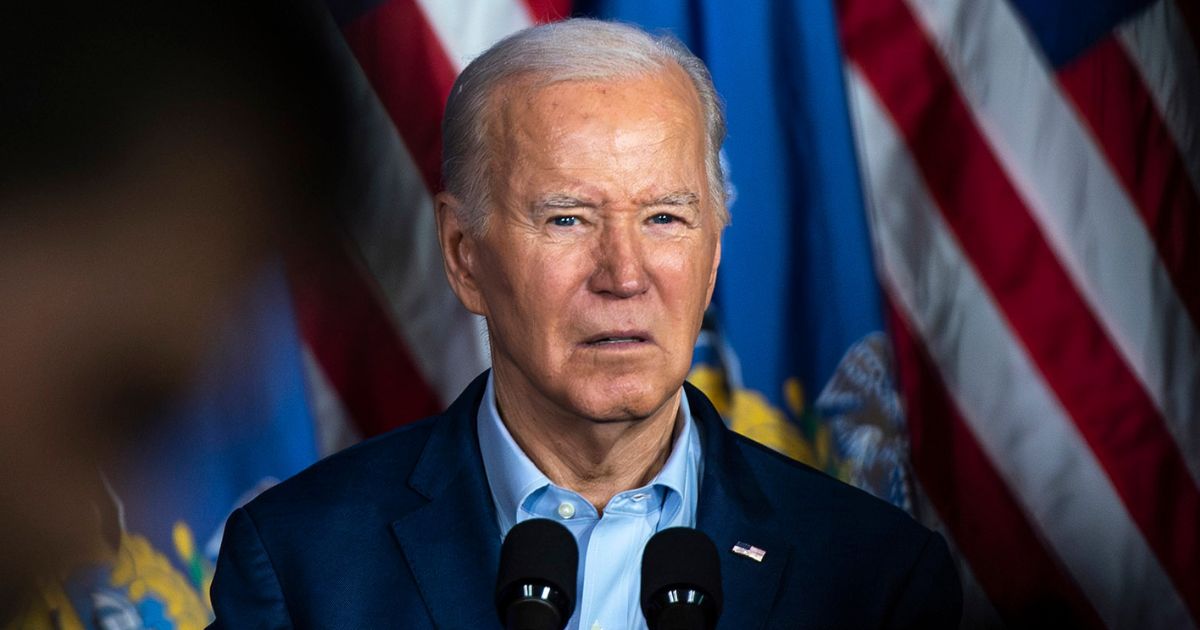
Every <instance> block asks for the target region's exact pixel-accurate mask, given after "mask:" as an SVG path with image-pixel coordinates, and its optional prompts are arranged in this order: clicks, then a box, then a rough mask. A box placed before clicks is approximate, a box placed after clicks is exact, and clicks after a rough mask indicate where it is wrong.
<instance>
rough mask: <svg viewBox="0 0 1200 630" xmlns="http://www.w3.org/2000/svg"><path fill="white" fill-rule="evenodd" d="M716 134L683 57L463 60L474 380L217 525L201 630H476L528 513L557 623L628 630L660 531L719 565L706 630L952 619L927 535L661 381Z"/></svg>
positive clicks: (692, 310)
mask: <svg viewBox="0 0 1200 630" xmlns="http://www.w3.org/2000/svg"><path fill="white" fill-rule="evenodd" d="M723 135H724V123H723V120H722V117H721V113H720V109H719V106H718V104H717V101H716V96H715V94H714V92H713V88H712V84H711V81H710V79H709V77H708V73H707V71H706V70H705V69H704V66H703V65H702V64H701V63H700V61H699V60H697V59H696V58H695V57H693V56H692V55H690V54H689V53H687V52H686V51H685V50H682V48H681V47H680V46H678V45H677V44H674V43H671V42H669V41H664V40H656V39H653V38H651V37H649V36H648V35H646V34H644V33H642V32H640V31H638V30H636V29H633V28H630V27H627V26H621V25H615V24H606V23H602V22H595V21H589V20H571V21H568V22H564V23H558V24H554V25H548V26H540V27H536V28H534V29H530V30H527V31H523V32H521V33H518V34H516V35H514V36H512V37H510V38H509V39H507V40H504V41H502V42H500V43H499V44H497V45H495V46H494V47H493V48H491V49H490V50H489V51H487V52H485V53H484V54H483V55H482V56H481V57H479V58H478V59H476V60H475V61H474V62H472V63H471V64H470V65H469V66H468V67H467V68H466V69H465V70H464V71H463V74H462V75H461V76H460V77H459V79H458V81H457V82H456V84H455V86H454V88H453V90H452V93H451V96H450V101H449V102H448V104H447V108H446V117H445V124H444V129H443V136H444V144H445V169H444V170H445V176H446V184H447V190H446V192H444V193H442V194H440V195H438V197H437V212H438V225H439V239H440V243H441V247H442V253H443V256H444V261H445V269H446V275H447V277H448V278H449V281H450V284H451V286H452V287H453V289H454V291H455V292H456V294H457V295H458V297H459V299H461V300H462V302H463V304H464V305H466V307H467V308H468V309H469V310H471V311H473V312H475V313H478V314H480V315H483V316H484V317H485V318H486V319H487V323H488V332H489V341H490V347H491V353H492V364H493V369H492V370H491V372H489V373H486V374H485V375H483V376H481V377H480V378H479V379H477V380H476V381H475V382H474V383H473V384H471V385H470V386H469V387H468V388H467V390H466V391H465V392H464V393H463V394H462V396H460V397H459V399H458V400H457V401H456V402H455V403H454V404H453V405H451V407H450V409H449V410H447V412H446V413H445V414H443V415H441V416H438V417H435V418H431V419H428V420H426V421H422V422H420V423H417V424H415V425H413V426H410V427H406V428H404V429H401V430H399V431H397V432H393V433H391V434H388V435H385V436H383V437H381V438H378V439H375V440H371V441H369V442H367V443H364V444H362V445H359V446H357V447H354V448H351V449H349V450H347V451H345V452H343V453H341V454H338V455H335V456H333V457H331V458H330V459H328V460H326V461H324V462H322V463H319V464H317V465H315V466H314V467H312V468H311V469H309V470H308V471H306V472H304V473H301V474H300V475H298V476H297V477H296V478H294V479H292V480H290V481H288V482H285V483H283V484H281V485H280V486H278V487H277V488H275V489H273V490H271V491H268V492H267V493H265V494H264V495H263V496H262V497H260V498H259V499H257V500H256V501H254V502H252V503H251V504H249V505H248V506H246V508H244V509H242V510H239V511H238V512H236V513H235V514H234V515H233V516H232V517H231V518H230V521H229V524H228V525H227V529H226V535H225V542H224V545H223V548H222V551H221V557H220V559H219V561H218V566H217V575H216V580H215V581H214V584H213V591H212V593H213V604H214V607H215V609H216V612H217V618H218V621H217V624H216V625H217V626H222V625H228V626H230V627H237V626H242V625H253V626H256V627H258V626H270V627H288V626H293V625H296V626H315V627H404V628H429V627H440V628H482V627H495V626H496V625H497V623H498V621H497V616H496V613H495V611H494V609H493V605H492V597H491V593H492V587H493V581H494V579H495V572H496V568H497V564H498V552H499V547H500V543H501V541H502V539H503V537H504V535H505V534H506V533H507V531H508V530H509V529H510V528H511V527H512V526H513V525H514V524H515V523H516V522H519V521H521V520H524V519H527V518H534V517H543V518H552V519H555V520H558V521H560V522H562V523H563V524H565V525H566V526H567V527H568V528H569V529H571V531H572V532H573V533H574V534H575V536H576V539H577V541H578V542H579V546H580V570H579V579H580V591H579V597H578V604H577V606H576V612H575V614H574V616H573V617H572V619H571V622H570V625H569V626H568V627H571V628H604V629H607V630H613V629H617V628H635V627H645V621H644V620H643V619H642V616H641V613H640V610H639V608H638V603H637V600H638V598H637V592H638V570H639V564H640V557H641V551H642V548H643V546H644V545H645V542H646V540H648V539H649V537H650V536H651V535H653V533H654V532H656V531H659V530H661V529H664V528H666V527H672V526H687V527H696V528H698V529H700V530H701V531H703V532H705V533H706V534H708V535H709V536H710V537H711V538H712V540H713V541H714V542H715V543H716V545H717V547H718V548H719V550H720V551H721V569H722V581H723V588H724V591H725V602H726V604H725V611H724V613H723V615H722V617H721V622H720V623H721V627H723V628H739V629H740V628H760V627H821V628H827V627H878V626H886V627H922V628H925V627H950V626H954V625H956V624H957V617H958V612H959V607H960V603H961V595H960V592H959V588H958V581H957V577H956V575H955V572H954V569H953V567H952V565H951V562H950V559H949V555H948V553H947V550H946V546H945V543H944V542H943V541H942V540H941V538H940V537H938V536H937V535H936V534H933V533H931V532H929V531H928V530H926V529H924V528H922V527H920V526H919V525H917V524H916V523H915V522H913V521H912V520H911V519H910V518H909V517H908V516H906V515H905V514H903V513H902V512H900V511H899V510H896V509H895V508H893V507H891V506H888V505H886V504H884V503H883V502H881V501H878V500H876V499H874V498H872V497H869V496H868V495H866V494H865V493H862V492H859V491H857V490H854V489H852V488H850V487H848V486H845V485H843V484H841V483H838V482H836V481H834V480H832V479H830V478H828V477H825V476H823V475H821V474H820V473H817V472H815V471H813V470H812V469H809V468H807V467H805V466H802V465H800V464H796V463H794V462H791V461H789V460H787V459H785V458H783V457H781V456H779V455H776V454H774V453H772V452H770V451H768V450H767V449H765V448H762V447H760V446H758V445H756V444H754V443H752V442H750V441H748V440H745V439H743V438H739V437H736V436H734V435H733V434H731V433H730V432H729V431H727V430H726V429H725V427H724V425H723V424H722V422H721V420H720V418H719V416H718V415H717V413H716V412H715V410H714V409H713V408H712V406H711V405H710V404H709V402H708V401H707V399H705V398H704V396H703V395H702V394H700V393H699V392H698V391H697V390H695V389H694V388H691V387H690V386H688V385H685V384H684V382H683V381H684V377H685V375H686V374H687V371H688V368H689V366H690V364H691V356H692V347H693V344H694V342H695V340H696V336H697V334H698V332H699V329H700V323H701V317H702V315H703V312H704V309H705V308H706V306H707V305H708V303H709V300H710V298H711V296H712V291H713V286H714V283H715V281H716V273H717V267H718V264H719V262H720V257H721V245H720V235H721V230H722V228H723V227H724V225H725V223H726V220H727V218H726V209H725V196H724V190H723V187H722V178H721V173H720V169H719V166H718V161H717V152H718V150H719V147H720V144H721V141H722V138H723ZM739 542H744V543H746V544H747V545H752V546H754V547H757V548H758V549H760V550H764V551H765V555H763V556H762V557H761V558H753V557H747V556H746V555H744V554H741V555H739V554H736V553H734V552H733V551H732V549H733V547H734V545H735V544H737V543H739Z"/></svg>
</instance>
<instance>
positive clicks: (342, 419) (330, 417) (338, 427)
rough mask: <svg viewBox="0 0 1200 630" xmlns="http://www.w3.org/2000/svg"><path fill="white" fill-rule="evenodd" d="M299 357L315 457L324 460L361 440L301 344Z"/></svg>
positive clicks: (327, 383)
mask: <svg viewBox="0 0 1200 630" xmlns="http://www.w3.org/2000/svg"><path fill="white" fill-rule="evenodd" d="M301 354H302V355H303V358H304V381H305V384H306V386H307V387H306V389H307V390H308V392H307V393H308V408H309V409H312V413H313V422H314V423H316V426H315V427H313V428H314V429H315V433H316V436H317V457H325V456H326V455H330V454H332V453H336V452H338V451H340V450H342V449H344V448H346V447H347V446H350V445H351V444H354V443H356V442H358V441H359V440H361V439H362V436H361V435H359V433H358V431H357V430H356V429H355V426H354V423H353V422H351V421H350V414H348V413H346V408H345V407H343V406H342V399H341V397H340V396H339V395H338V393H337V391H336V390H335V389H334V388H333V385H331V384H330V383H329V379H327V378H325V372H324V370H322V369H321V365H320V362H319V361H317V359H316V357H314V356H313V353H312V349H310V348H309V347H308V344H307V343H304V344H302V346H301Z"/></svg>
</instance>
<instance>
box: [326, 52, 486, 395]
mask: <svg viewBox="0 0 1200 630" xmlns="http://www.w3.org/2000/svg"><path fill="white" fill-rule="evenodd" d="M333 47H334V49H335V51H336V54H339V55H344V64H343V67H345V68H346V74H347V77H348V80H349V82H350V83H351V89H352V90H353V92H352V93H353V94H354V96H355V99H356V100H355V104H356V107H355V113H356V116H355V117H354V118H353V119H352V120H351V121H350V123H349V125H350V128H349V129H348V131H347V132H348V133H350V134H352V137H354V138H356V139H357V140H358V142H360V143H361V146H362V150H361V151H358V152H357V153H356V155H361V156H367V157H368V158H369V160H370V161H369V162H363V163H360V164H355V165H354V168H351V169H348V171H349V172H351V173H352V177H354V178H355V181H353V182H350V185H349V186H348V187H347V188H348V189H349V190H351V191H353V192H354V193H355V194H358V195H361V198H359V199H356V200H354V203H353V204H352V205H351V206H349V207H353V208H355V212H354V213H353V215H352V216H350V217H347V229H348V230H349V232H350V235H351V236H352V237H353V238H354V240H355V242H356V243H357V245H358V246H359V249H360V251H361V253H362V256H363V260H364V261H365V262H366V265H367V267H368V269H369V270H370V272H371V274H372V275H373V276H374V277H375V279H376V280H377V281H378V283H379V287H380V289H381V290H382V292H383V294H384V298H385V300H386V302H387V303H388V304H389V305H390V307H391V309H390V310H391V315H392V320H393V324H394V325H395V328H396V329H397V331H398V332H399V333H400V338H401V339H402V340H403V341H404V345H405V347H406V348H407V349H408V351H409V352H410V353H411V355H412V357H413V360H414V362H415V363H416V364H417V367H418V369H420V371H421V373H422V374H423V375H424V376H425V379H426V381H427V382H428V383H429V385H430V386H431V387H432V388H433V390H434V391H435V392H436V393H437V394H438V397H439V398H440V399H441V401H442V402H443V403H444V404H448V403H449V402H450V401H452V400H454V399H455V398H456V397H457V396H458V394H459V392H461V391H462V389H463V388H464V387H466V385H467V384H468V383H470V382H471V379H472V378H474V377H475V376H476V375H478V374H479V373H480V372H481V371H483V370H484V369H485V368H486V367H487V366H488V359H487V350H486V347H485V346H486V342H485V340H484V337H483V336H482V335H481V334H480V333H479V330H480V327H481V322H482V319H481V318H479V317H477V316H475V315H472V314H470V313H468V312H467V311H466V309H465V308H463V306H462V304H461V303H460V302H459V301H458V298H457V296H455V295H454V292H453V291H451V290H450V285H449V284H448V283H447V282H446V277H445V274H444V272H443V271H442V254H441V250H440V249H439V247H438V242H437V226H436V221H435V217H434V212H433V201H432V198H431V197H430V193H429V191H428V190H426V188H425V183H424V180H423V179H422V177H421V172H420V171H419V170H418V169H417V166H416V164H415V163H414V162H413V159H412V157H411V155H410V154H409V153H408V150H407V148H406V147H405V146H404V143H403V141H402V140H401V139H400V136H399V134H398V132H397V131H396V127H395V125H393V124H392V122H391V119H390V118H389V117H388V115H387V112H386V111H385V110H384V108H383V105H382V104H381V103H380V102H379V98H378V96H377V95H376V94H375V91H374V90H373V89H371V86H370V83H369V82H368V81H367V78H366V76H365V75H364V74H363V73H362V70H361V68H360V67H359V66H358V64H357V63H356V62H355V61H354V58H353V55H352V53H351V52H350V49H349V47H348V46H346V44H345V42H344V40H342V39H341V38H337V40H336V42H335V43H334V45H333Z"/></svg>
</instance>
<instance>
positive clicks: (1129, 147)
mask: <svg viewBox="0 0 1200 630" xmlns="http://www.w3.org/2000/svg"><path fill="white" fill-rule="evenodd" d="M1058 79H1059V82H1060V83H1061V84H1062V86H1063V88H1064V89H1065V90H1066V93H1067V95H1068V96H1069V97H1070V99H1071V101H1072V102H1073V103H1074V104H1075V107H1076V108H1077V109H1078V111H1079V113H1080V114H1082V116H1083V119H1084V120H1085V121H1086V122H1087V124H1088V126H1089V127H1090V128H1091V130H1092V133H1093V134H1094V136H1095V137H1096V139H1097V140H1099V143H1100V146H1101V148H1102V150H1103V152H1104V155H1105V156H1106V157H1107V158H1108V161H1109V163H1110V164H1112V166H1113V170H1114V171H1115V172H1116V174H1117V176H1118V177H1119V178H1120V180H1121V183H1122V184H1123V185H1124V186H1125V189H1126V190H1128V191H1129V192H1130V196H1131V197H1132V198H1133V201H1134V203H1135V204H1136V205H1137V208H1138V211H1139V212H1140V213H1141V215H1142V219H1143V221H1145V223H1146V228H1147V230H1149V232H1150V235H1151V236H1152V237H1153V239H1154V243H1155V245H1156V246H1157V248H1158V255H1159V257H1160V258H1162V260H1163V263H1164V265H1165V267H1166V269H1167V273H1168V274H1169V275H1170V277H1171V280H1172V282H1174V284H1175V289H1176V291H1177V292H1178V293H1179V297H1180V298H1181V299H1182V301H1183V303H1184V307H1185V308H1186V309H1187V310H1188V312H1189V313H1190V314H1191V317H1192V323H1193V325H1196V326H1197V327H1200V200H1198V199H1197V196H1196V195H1197V193H1196V190H1195V189H1194V188H1192V184H1191V181H1190V180H1189V179H1188V175H1187V171H1186V170H1185V168H1184V162H1183V156H1182V154H1181V153H1180V152H1179V150H1178V147H1176V145H1175V142H1174V140H1173V139H1172V138H1171V134H1170V132H1169V131H1168V130H1167V126H1166V124H1165V123H1164V122H1163V119H1162V117H1161V116H1160V115H1159V112H1158V109H1157V107H1156V106H1155V104H1154V101H1153V100H1151V98H1150V91H1149V89H1148V88H1147V87H1146V84H1145V82H1144V81H1143V79H1142V76H1141V74H1140V73H1139V72H1138V70H1137V68H1136V67H1135V66H1134V65H1133V62H1132V61H1131V60H1130V59H1129V56H1128V55H1127V54H1126V53H1125V50H1124V49H1123V48H1121V45H1120V44H1119V43H1118V42H1117V40H1116V38H1113V37H1110V38H1108V39H1105V40H1103V41H1101V42H1100V43H1098V44H1097V45H1095V46H1093V47H1092V49H1091V50H1089V51H1088V52H1087V53H1086V54H1085V55H1083V56H1082V57H1079V58H1078V59H1076V60H1074V61H1072V62H1071V63H1070V64H1068V65H1067V66H1066V67H1064V68H1061V69H1060V70H1059V72H1058Z"/></svg>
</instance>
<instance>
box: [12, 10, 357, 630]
mask: <svg viewBox="0 0 1200 630" xmlns="http://www.w3.org/2000/svg"><path fill="white" fill-rule="evenodd" d="M80 4H81V5H82V4H83V3H80ZM246 4H248V5H249V4H255V5H257V4H258V3H246ZM21 5H22V6H19V7H17V6H12V7H6V8H5V10H4V15H3V16H0V58H2V59H4V62H3V64H0V90H2V100H0V532H3V535H2V536H0V624H2V623H3V622H4V620H5V619H6V618H7V617H8V616H9V615H11V614H13V613H14V612H15V611H17V610H19V609H20V608H21V607H22V606H24V605H25V602H26V600H27V598H28V597H29V594H30V589H32V588H35V587H36V585H37V584H38V583H39V581H42V580H45V579H53V578H54V577H56V576H57V575H58V574H59V573H60V572H62V571H64V570H65V569H66V568H68V567H69V566H70V565H72V564H73V563H77V562H79V561H81V560H86V559H90V558H96V557H101V556H103V555H104V554H105V553H111V550H112V549H113V548H114V539H115V537H116V536H119V532H113V531H112V527H113V525H112V523H113V519H111V518H108V516H107V515H106V514H105V512H106V511H111V510H112V509H113V507H112V502H111V501H110V500H108V497H107V496H106V493H105V489H104V483H103V476H102V475H101V474H100V471H101V470H103V469H104V468H105V467H106V466H107V465H109V464H111V463H112V462H115V461H119V460H121V458H122V457H123V455H124V454H127V453H128V452H130V451H131V449H132V448H134V447H135V445H136V443H137V441H138V440H140V439H143V438H146V437H148V436H150V435H152V434H153V432H154V431H155V430H157V429H159V428H161V427H158V426H157V425H156V421H158V420H160V419H161V418H162V417H164V416H163V414H162V413H161V411H162V409H163V406H164V404H165V403H166V402H167V401H170V400H171V399H172V398H173V397H174V396H176V395H178V394H179V393H180V392H181V391H183V390H184V389H185V388H186V387H187V384H188V382H189V380H190V379H191V378H192V376H193V375H194V373H195V370H196V369H197V368H198V366H199V362H200V361H201V359H202V357H203V356H204V355H205V352H206V348H207V347H208V346H209V345H211V343H212V340H213V334H214V332H215V330H216V328H217V327H219V326H220V324H221V322H222V319H223V318H224V317H225V316H226V314H227V313H228V311H229V309H230V308H231V307H232V306H233V305H234V304H235V303H236V302H237V301H238V300H239V298H240V297H241V295H242V292H243V291H244V290H245V288H246V283H247V282H249V281H250V280H251V279H253V278H254V277H255V275H256V274H257V272H258V271H259V269H260V268H261V266H262V265H263V264H265V263H266V262H268V261H270V260H271V259H272V257H273V256H275V255H276V253H277V252H278V251H279V248H280V246H281V245H284V244H285V240H286V239H292V238H300V237H302V236H303V234H304V233H305V230H306V228H307V227H308V226H310V225H312V224H313V223H314V221H315V220H317V219H319V218H320V215H321V214H322V213H323V212H324V211H325V209H326V208H327V207H328V205H329V204H330V203H331V201H332V199H333V198H334V194H335V192H336V186H337V183H338V182H337V176H336V175H334V173H336V172H337V169H336V168H335V167H336V165H337V164H339V163H340V151H339V148H338V147H339V146H340V130H339V128H338V125H339V124H340V122H341V114H340V113H339V106H340V105H339V103H338V102H337V101H336V99H335V98H334V97H333V96H331V95H333V94H336V91H335V90H331V89H330V88H329V83H328V78H329V74H328V72H327V71H326V70H325V64H324V63H323V62H322V61H321V59H320V58H319V57H317V56H316V55H315V54H314V53H312V51H310V50H309V47H308V44H307V42H308V31H307V29H308V27H309V25H308V23H307V22H306V21H305V20H302V19H299V18H296V19H294V20H292V21H287V20H284V21H281V19H280V18H281V16H288V15H295V14H296V13H295V11H294V10H293V11H274V12H268V11H267V7H265V6H253V7H252V6H238V7H234V6H232V5H233V3H222V2H167V3H156V2H118V3H97V4H95V5H91V6H79V7H70V8H66V7H61V6H56V7H55V8H54V9H53V10H51V9H49V8H46V7H44V5H43V3H21ZM31 7H36V8H31ZM268 18H269V19H268ZM289 19H291V18H289Z"/></svg>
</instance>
